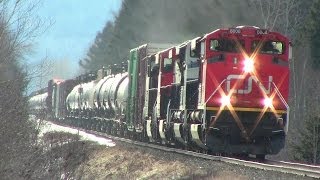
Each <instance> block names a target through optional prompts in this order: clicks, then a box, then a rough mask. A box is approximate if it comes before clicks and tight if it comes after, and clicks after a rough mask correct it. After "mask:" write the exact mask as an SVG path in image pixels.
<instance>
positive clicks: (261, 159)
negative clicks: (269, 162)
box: [256, 154, 266, 161]
mask: <svg viewBox="0 0 320 180" xmlns="http://www.w3.org/2000/svg"><path fill="white" fill-rule="evenodd" d="M265 158H266V155H265V154H257V155H256V159H257V160H259V161H264V160H265Z"/></svg>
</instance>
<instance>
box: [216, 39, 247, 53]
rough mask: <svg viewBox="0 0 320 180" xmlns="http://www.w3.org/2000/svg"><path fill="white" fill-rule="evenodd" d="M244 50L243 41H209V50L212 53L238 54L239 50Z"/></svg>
mask: <svg viewBox="0 0 320 180" xmlns="http://www.w3.org/2000/svg"><path fill="white" fill-rule="evenodd" d="M241 48H242V49H244V41H243V40H239V41H235V40H232V39H212V40H211V41H210V49H211V50H214V51H224V52H234V53H237V52H240V49H241Z"/></svg>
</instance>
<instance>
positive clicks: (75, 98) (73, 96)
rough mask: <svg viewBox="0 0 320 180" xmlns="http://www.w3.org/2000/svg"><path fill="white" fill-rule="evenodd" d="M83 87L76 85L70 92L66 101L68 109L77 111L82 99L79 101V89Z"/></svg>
mask: <svg viewBox="0 0 320 180" xmlns="http://www.w3.org/2000/svg"><path fill="white" fill-rule="evenodd" d="M80 89H81V85H80V84H78V85H76V86H75V87H74V88H73V89H72V91H71V92H70V93H69V94H68V96H67V99H66V103H67V110H68V111H76V110H79V108H80V101H79V97H80V95H79V91H80Z"/></svg>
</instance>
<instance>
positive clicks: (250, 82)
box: [227, 74, 273, 94]
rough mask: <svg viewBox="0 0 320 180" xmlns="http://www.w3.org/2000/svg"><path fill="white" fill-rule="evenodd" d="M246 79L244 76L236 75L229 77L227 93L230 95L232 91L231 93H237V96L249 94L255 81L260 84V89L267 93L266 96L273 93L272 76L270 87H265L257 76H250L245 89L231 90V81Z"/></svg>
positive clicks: (269, 81)
mask: <svg viewBox="0 0 320 180" xmlns="http://www.w3.org/2000/svg"><path fill="white" fill-rule="evenodd" d="M243 79H245V76H244V75H235V74H231V75H229V76H228V77H227V92H228V93H229V92H230V91H231V90H232V92H231V93H235V94H249V93H251V92H252V81H254V82H255V83H256V84H258V87H259V88H260V89H261V90H262V91H263V92H265V93H266V94H270V93H271V83H272V80H273V77H272V76H269V79H268V85H267V87H265V86H264V85H263V84H262V83H261V82H260V81H259V80H258V79H257V77H255V76H250V77H249V78H248V82H247V83H248V85H247V87H246V88H245V89H232V88H231V81H234V80H243Z"/></svg>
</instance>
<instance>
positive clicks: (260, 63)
mask: <svg viewBox="0 0 320 180" xmlns="http://www.w3.org/2000/svg"><path fill="white" fill-rule="evenodd" d="M291 56H292V55H291V44H290V41H289V40H288V38H286V37H285V36H283V35H281V34H280V33H277V32H271V31H268V30H266V29H260V28H258V27H254V26H239V27H236V28H226V29H217V30H215V31H213V32H211V33H208V34H205V35H204V36H202V37H197V38H194V39H191V40H188V41H186V42H184V43H181V44H178V45H176V44H146V45H142V46H139V47H137V48H134V49H132V50H131V51H130V53H129V60H128V66H127V67H126V65H125V64H121V65H112V66H108V67H107V68H105V69H101V70H99V71H98V73H97V74H94V73H89V74H87V75H83V76H80V77H78V78H76V79H75V80H67V81H62V82H56V83H49V87H48V97H49V98H47V99H49V100H50V99H51V100H50V101H51V103H48V104H49V105H48V107H49V108H48V109H50V110H49V111H50V112H52V114H53V116H52V117H53V118H55V119H60V120H63V121H64V122H65V123H71V124H72V125H75V126H80V127H82V128H88V129H93V130H97V131H102V132H106V133H109V134H114V135H118V136H125V137H128V138H135V139H136V140H141V141H149V142H152V143H160V144H166V145H170V146H176V147H180V148H181V147H182V148H188V149H192V150H201V151H206V152H211V153H219V154H220V153H225V154H245V155H247V154H254V155H257V157H258V158H264V156H265V155H266V154H276V153H278V152H279V151H280V150H281V149H282V148H283V147H284V143H285V137H286V133H287V131H288V124H289V116H288V115H289V106H288V104H287V102H288V97H289V73H290V72H289V60H290V59H291ZM126 68H127V72H126V70H125V69H126ZM50 107H51V108H50Z"/></svg>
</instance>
